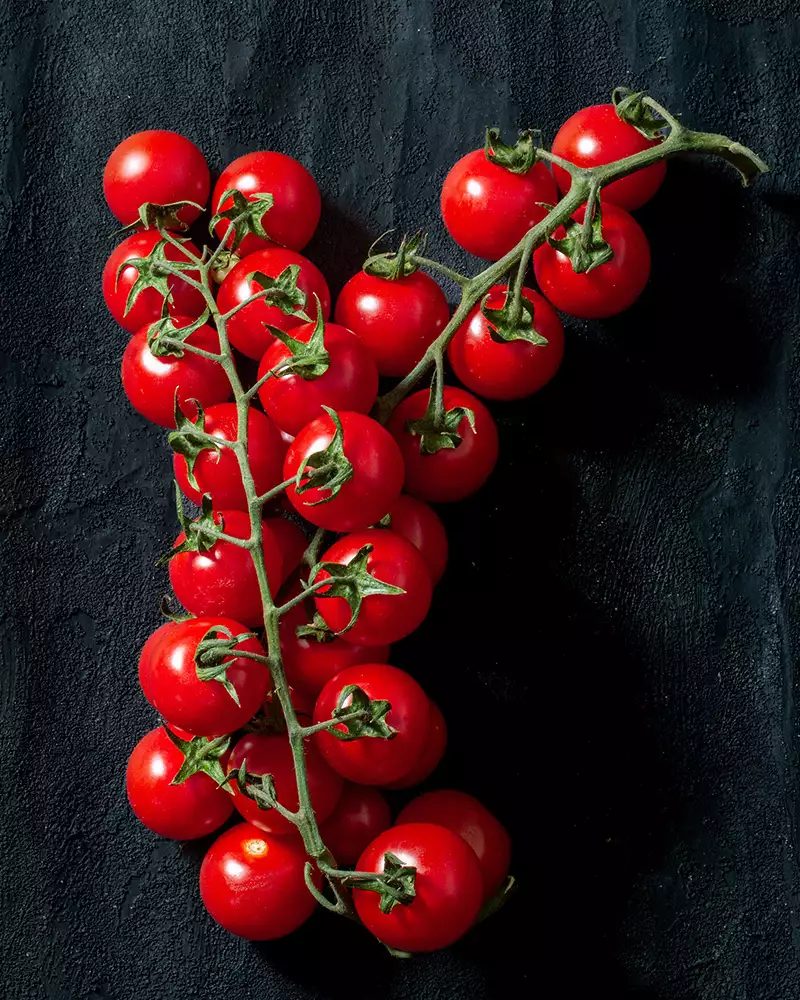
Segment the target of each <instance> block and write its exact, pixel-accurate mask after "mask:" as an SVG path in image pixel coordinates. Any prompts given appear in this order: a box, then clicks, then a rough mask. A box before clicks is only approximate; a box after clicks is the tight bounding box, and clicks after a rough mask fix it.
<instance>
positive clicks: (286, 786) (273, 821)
mask: <svg viewBox="0 0 800 1000" xmlns="http://www.w3.org/2000/svg"><path fill="white" fill-rule="evenodd" d="M302 721H305V722H306V723H307V722H308V720H302ZM242 761H247V771H248V772H249V773H251V774H271V775H272V777H273V778H274V780H275V791H276V793H277V796H278V802H280V804H281V805H282V806H285V807H286V808H287V809H291V810H292V811H295V810H297V808H298V806H299V801H298V798H297V780H296V777H295V770H294V761H293V759H292V748H291V746H290V744H289V738H288V736H287V735H286V733H247V734H246V735H245V736H243V737H242V738H241V739H240V740H239V741H238V743H237V744H236V746H235V747H234V748H233V751H232V753H231V762H230V767H231V768H238V767H240V766H241V764H242ZM305 761H306V774H307V776H308V790H309V794H310V795H311V802H312V805H313V806H314V815H315V816H316V817H317V820H318V821H320V822H321V821H322V820H324V819H326V818H327V817H328V816H330V814H331V813H332V812H333V810H334V807H335V806H336V803H337V802H338V801H339V796H340V795H341V794H342V779H341V777H340V776H339V775H338V774H337V773H336V772H335V771H333V770H332V769H331V768H330V767H329V766H328V765H327V763H326V762H325V760H324V759H323V757H322V754H321V753H320V752H319V749H318V748H317V747H316V746H315V745H314V743H313V742H312V741H306V746H305ZM233 804H234V806H235V807H236V809H238V810H239V812H240V813H241V814H242V816H243V817H244V819H246V820H247V821H248V822H249V823H252V824H253V826H256V827H258V829H259V830H265V831H266V832H267V833H276V834H287V833H295V831H296V827H295V826H293V825H292V824H291V823H290V822H289V820H288V819H286V818H285V817H283V816H281V815H280V813H278V812H277V811H276V810H275V809H259V807H258V806H257V805H256V803H255V802H254V801H253V800H252V799H250V798H248V797H247V796H245V795H243V794H242V793H241V792H240V791H239V789H238V788H237V787H234V796H233Z"/></svg>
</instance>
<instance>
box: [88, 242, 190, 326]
mask: <svg viewBox="0 0 800 1000" xmlns="http://www.w3.org/2000/svg"><path fill="white" fill-rule="evenodd" d="M160 239H161V237H160V236H159V235H158V231H157V230H155V229H145V230H143V231H142V232H138V233H132V234H131V235H130V236H128V237H126V239H124V240H123V241H122V242H121V243H120V244H119V245H118V246H116V247H115V248H114V249H113V250H112V251H111V255H110V257H109V258H108V260H107V261H106V264H105V267H104V268H103V298H104V299H105V302H106V305H107V306H108V309H109V312H110V313H111V315H112V316H113V317H114V319H115V320H116V321H117V323H119V324H120V326H122V327H123V328H124V329H125V330H127V331H128V332H129V333H136V331H137V330H141V328H142V327H143V326H148V325H149V324H150V323H154V322H155V321H156V320H157V319H161V310H162V307H163V305H164V299H163V297H162V296H161V295H160V294H159V292H158V291H157V290H156V289H155V288H145V289H144V290H143V291H141V292H140V293H139V295H138V296H137V298H136V301H135V302H134V303H133V305H132V306H131V308H130V310H129V311H128V312H127V313H126V312H125V304H126V302H127V301H128V293H129V292H130V290H131V288H132V287H133V285H134V284H135V283H136V279H137V278H138V277H139V272H138V271H137V270H136V268H135V267H132V266H129V267H125V268H123V269H122V270H121V271H120V272H119V276H117V271H118V270H119V268H120V267H122V265H123V264H124V263H125V261H126V260H131V259H132V258H134V257H147V256H148V254H150V253H151V251H152V250H153V247H154V246H155V245H156V243H158V241H159V240H160ZM186 248H187V250H189V252H190V253H193V254H195V255H196V256H199V255H200V251H199V250H198V249H197V247H196V246H195V245H194V243H191V242H187V243H186ZM165 254H166V257H167V260H173V261H178V262H183V261H186V260H187V256H186V254H183V253H181V251H180V250H179V249H178V248H177V247H175V246H172V244H168V245H167V248H166V250H165ZM186 274H187V275H188V276H189V277H191V278H194V279H195V281H199V280H200V272H199V271H187V272H186ZM167 284H168V285H169V289H170V292H171V293H172V298H171V300H170V302H169V303H168V308H169V314H170V316H172V317H175V316H186V317H188V318H189V319H197V317H198V316H199V315H200V314H201V313H202V312H203V309H204V307H205V299H204V298H203V296H202V294H201V293H200V292H199V291H198V290H197V289H196V288H192V287H191V286H190V285H187V284H186V282H185V281H184V280H183V279H182V278H180V277H179V276H178V275H177V274H176V275H172V276H171V277H170V278H169V279H168V282H167Z"/></svg>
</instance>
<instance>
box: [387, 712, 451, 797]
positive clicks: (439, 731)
mask: <svg viewBox="0 0 800 1000" xmlns="http://www.w3.org/2000/svg"><path fill="white" fill-rule="evenodd" d="M429 703H430V717H429V719H428V732H427V734H426V736H425V746H424V747H423V748H422V753H421V754H420V755H419V757H418V758H417V759H416V761H415V762H414V765H413V766H412V768H411V770H410V771H406V773H405V774H404V775H403V776H402V778H398V779H397V781H390V782H389V783H388V784H386V785H384V786H383V787H384V788H390V789H392V790H393V791H394V790H395V789H400V788H411V787H412V786H413V785H418V784H419V783H420V782H421V781H424V780H425V779H426V778H427V777H429V776H430V775H431V774H433V772H434V771H435V770H436V768H437V767H438V766H439V762H440V761H441V759H442V757H444V752H445V750H446V749H447V723H446V722H445V721H444V716H443V715H442V712H441V709H440V708H439V706H438V705H437V704H436V702H435V701H433V699H429Z"/></svg>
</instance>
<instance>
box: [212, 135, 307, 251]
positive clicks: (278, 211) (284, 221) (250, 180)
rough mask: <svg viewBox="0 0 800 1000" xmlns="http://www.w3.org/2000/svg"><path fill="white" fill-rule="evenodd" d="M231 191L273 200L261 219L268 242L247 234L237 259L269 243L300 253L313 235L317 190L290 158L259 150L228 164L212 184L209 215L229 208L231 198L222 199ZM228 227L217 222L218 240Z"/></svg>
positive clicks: (223, 221)
mask: <svg viewBox="0 0 800 1000" xmlns="http://www.w3.org/2000/svg"><path fill="white" fill-rule="evenodd" d="M233 188H236V189H237V190H238V191H241V192H242V193H243V194H245V195H247V196H248V197H249V196H251V195H255V194H259V193H264V194H271V195H272V198H273V205H272V208H271V209H270V210H269V211H268V212H267V214H266V215H265V216H264V219H263V223H264V228H265V229H266V231H267V232H268V233H269V236H270V240H263V239H262V238H261V237H260V236H256V235H255V234H254V233H248V234H247V236H245V238H244V239H243V240H242V242H241V243H240V244H239V246H238V247H237V248H236V252H237V253H238V254H239V256H240V257H243V256H245V255H246V254H249V253H254V252H255V251H256V250H263V249H265V248H266V247H267V246H270V245H271V243H270V241H274V242H275V243H279V244H281V246H284V247H288V249H289V250H302V249H303V247H304V246H305V245H306V243H308V241H309V240H310V239H311V237H312V236H313V235H314V231H315V229H316V228H317V225H318V223H319V216H320V212H321V210H322V200H321V198H320V194H319V188H318V187H317V182H316V181H315V180H314V178H313V177H312V176H311V174H310V173H309V172H308V171H307V170H306V168H305V167H304V166H303V164H302V163H298V162H297V160H295V159H293V158H292V157H291V156H286V155H285V154H284V153H275V152H272V151H269V150H260V151H258V152H255V153H246V154H245V155H244V156H240V157H239V158H238V159H236V160H234V161H233V163H229V164H228V166H227V167H226V168H225V169H224V170H223V171H222V173H221V174H220V177H219V180H218V181H217V183H216V184H215V185H214V194H213V196H212V199H211V205H212V214H216V213H217V212H219V211H224V210H225V209H227V208H230V206H231V205H232V204H233V198H232V197H229V198H226V199H225V200H224V201H223V200H222V196H223V195H224V194H225V192H226V191H230V190H232V189H233ZM229 225H230V220H228V219H223V220H222V221H220V222H218V223H217V225H216V227H215V229H214V232H215V234H216V235H217V237H218V238H219V239H222V238H223V237H224V236H225V233H226V232H227V229H228V226H229Z"/></svg>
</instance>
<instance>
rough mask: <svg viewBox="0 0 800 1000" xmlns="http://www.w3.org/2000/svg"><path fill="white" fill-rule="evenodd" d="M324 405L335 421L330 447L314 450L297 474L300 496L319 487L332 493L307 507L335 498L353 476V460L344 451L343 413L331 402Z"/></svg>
mask: <svg viewBox="0 0 800 1000" xmlns="http://www.w3.org/2000/svg"><path fill="white" fill-rule="evenodd" d="M322 409H323V410H324V411H325V412H326V413H327V414H328V416H329V417H330V418H331V420H332V421H333V426H334V434H333V437H332V438H331V440H330V443H329V444H328V446H327V447H326V448H323V449H322V451H314V452H312V453H311V454H310V455H307V456H306V457H305V458H304V459H303V462H302V464H301V465H300V468H299V469H298V470H297V475H296V476H295V492H296V493H297V494H298V496H299V495H302V494H303V493H305V492H306V490H310V489H318V490H326V491H329V492H330V496H326V497H321V498H320V499H319V500H315V501H314V502H313V503H307V504H306V506H307V507H316V506H317V505H318V504H321V503H328V502H329V501H330V500H333V498H334V497H335V496H338V494H339V490H341V488H342V487H343V486H344V484H345V483H347V482H349V481H350V480H351V479H352V478H353V466H352V463H351V462H350V459H349V458H348V457H347V455H345V453H344V431H343V430H342V422H341V420H340V419H339V414H338V413H337V412H336V410H332V409H331V408H330V407H329V406H323V407H322ZM309 470H310V471H309ZM316 470H318V471H316Z"/></svg>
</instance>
